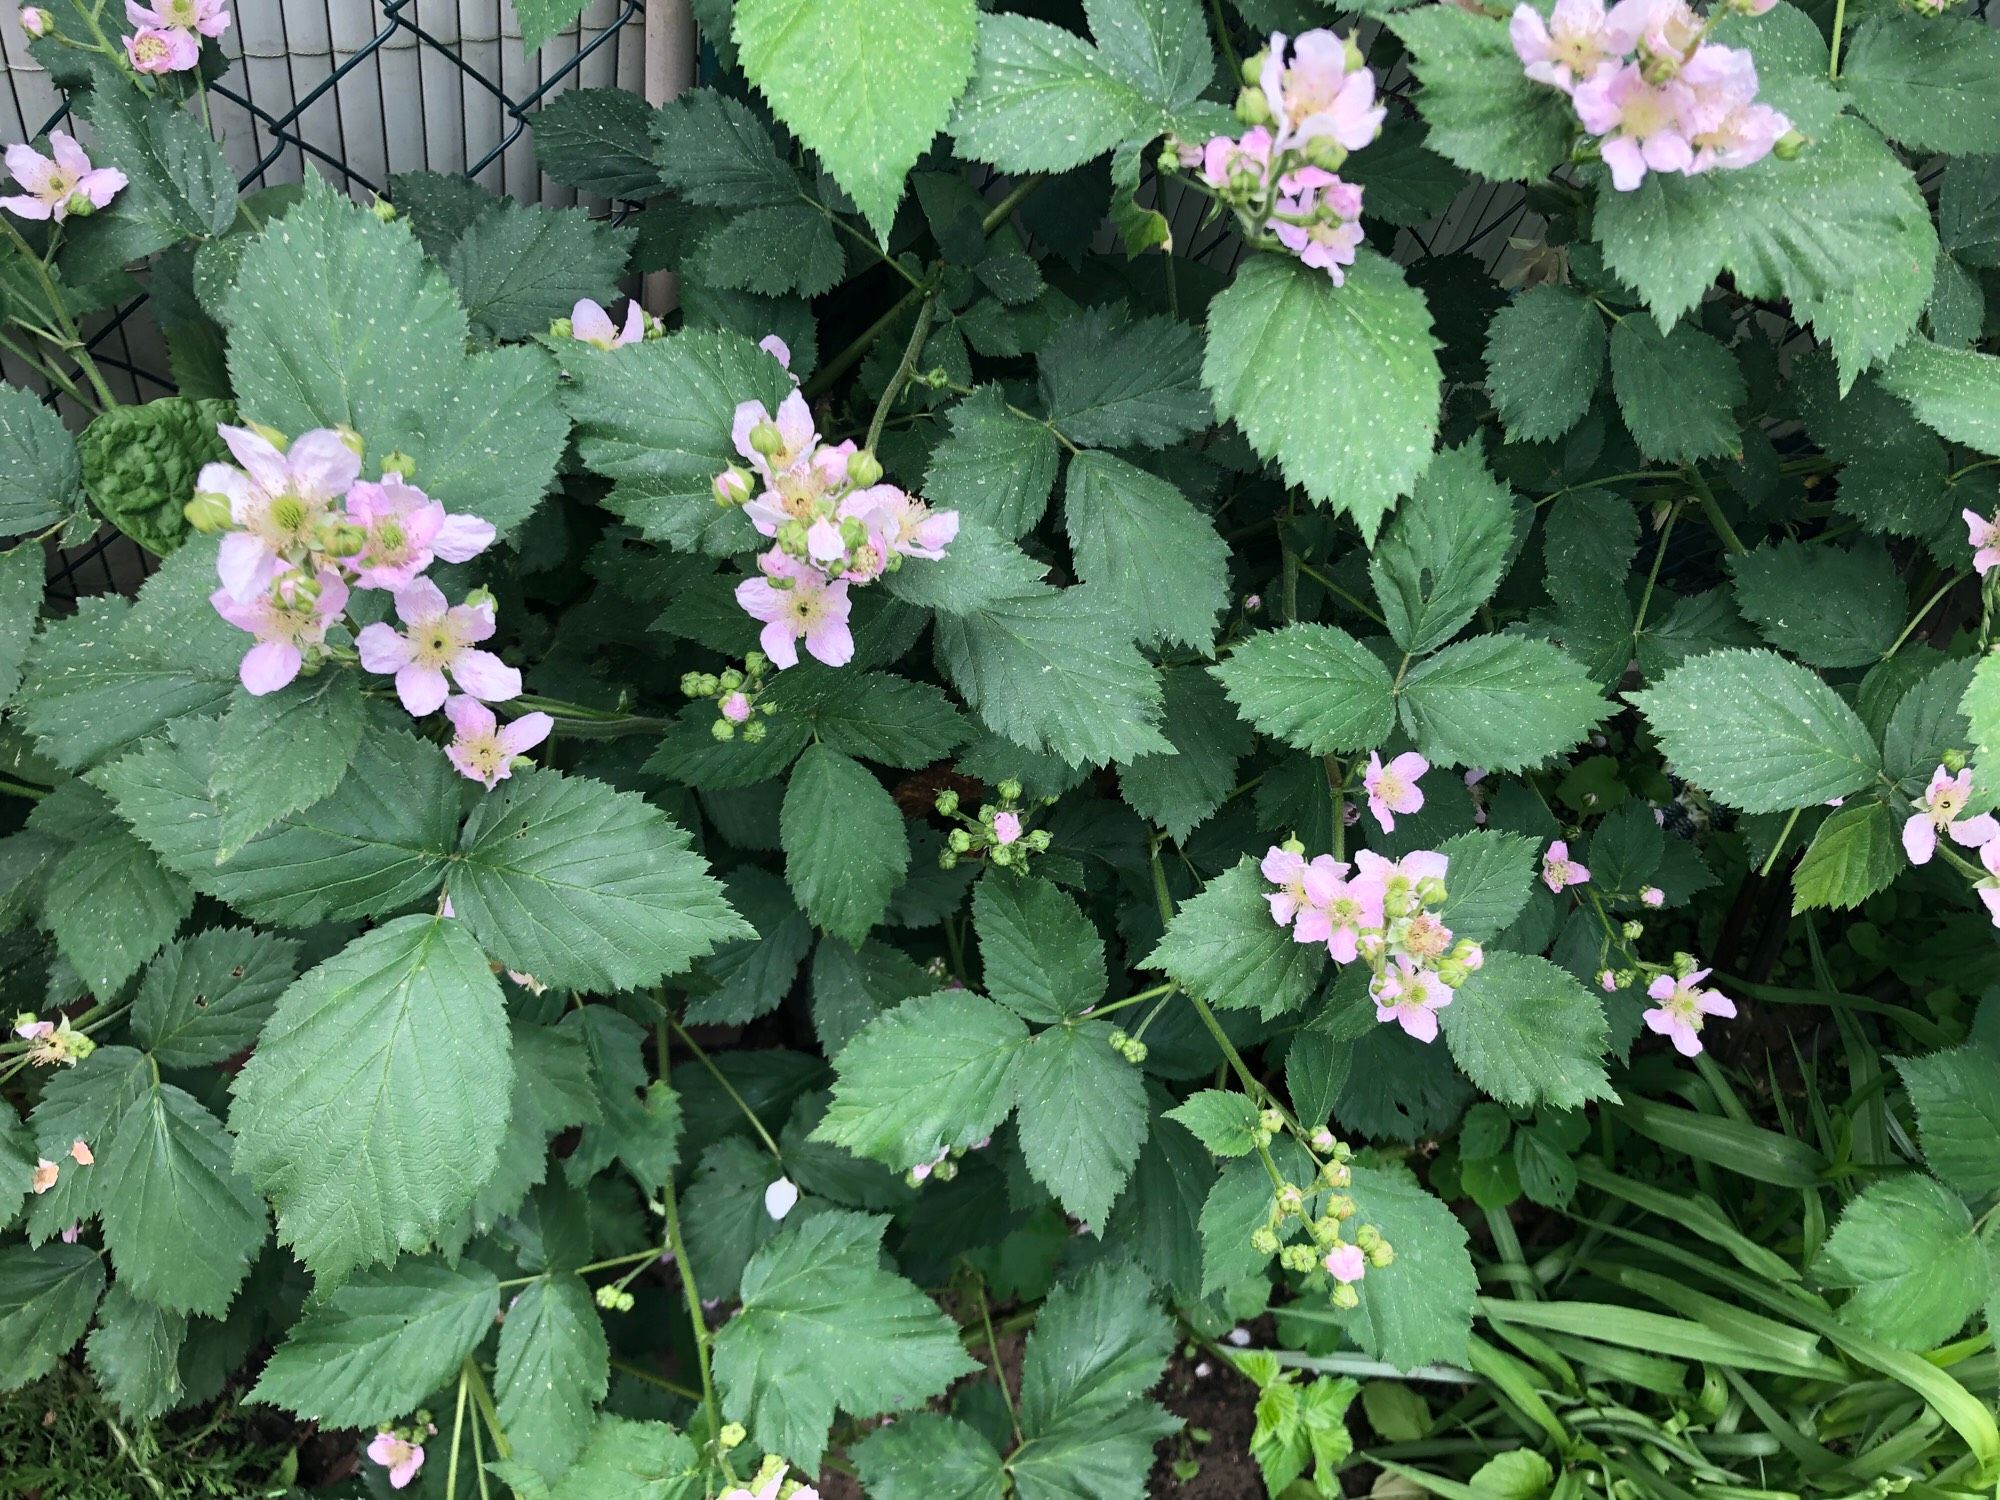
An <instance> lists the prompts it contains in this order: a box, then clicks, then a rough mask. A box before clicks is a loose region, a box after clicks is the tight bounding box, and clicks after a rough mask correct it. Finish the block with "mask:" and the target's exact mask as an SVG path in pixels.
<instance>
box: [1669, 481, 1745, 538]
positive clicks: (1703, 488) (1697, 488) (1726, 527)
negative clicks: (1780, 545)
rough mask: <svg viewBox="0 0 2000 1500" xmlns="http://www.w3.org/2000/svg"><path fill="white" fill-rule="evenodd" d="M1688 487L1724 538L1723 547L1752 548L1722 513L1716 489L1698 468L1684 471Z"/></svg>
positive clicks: (1718, 534) (1708, 519)
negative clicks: (1713, 488)
mask: <svg viewBox="0 0 2000 1500" xmlns="http://www.w3.org/2000/svg"><path fill="white" fill-rule="evenodd" d="M1682 472H1683V473H1684V475H1685V476H1686V478H1687V482H1688V487H1689V488H1690V489H1692V490H1693V491H1694V495H1695V499H1696V500H1697V501H1699V502H1700V504H1701V513H1702V515H1703V517H1704V518H1706V519H1707V521H1708V524H1709V525H1710V526H1711V527H1713V528H1714V530H1715V534H1716V536H1718V537H1720V538H1721V539H1722V545H1723V548H1724V549H1725V550H1726V551H1729V552H1736V553H1743V552H1748V551H1749V550H1750V549H1749V548H1748V547H1746V546H1744V545H1743V538H1742V537H1740V536H1738V535H1737V534H1736V528H1735V527H1733V526H1731V525H1730V524H1729V518H1728V517H1727V516H1725V515H1723V513H1722V506H1721V504H1720V503H1719V502H1718V501H1717V500H1716V498H1715V491H1714V490H1712V489H1710V488H1709V487H1708V481H1707V480H1706V479H1704V478H1702V477H1701V472H1700V471H1699V470H1698V469H1686V470H1683V471H1682Z"/></svg>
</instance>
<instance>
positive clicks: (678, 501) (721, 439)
mask: <svg viewBox="0 0 2000 1500" xmlns="http://www.w3.org/2000/svg"><path fill="white" fill-rule="evenodd" d="M563 363H564V366H565V368H566V369H567V370H568V372H569V375H570V381H571V383H570V385H569V386H568V387H567V389H566V390H565V393H564V400H565V402H566V404H567V405H568V406H569V410H570V415H571V416H572V417H573V418H574V419H575V421H576V443H577V456H578V457H579V458H580V459H582V461H583V463H584V466H585V467H586V468H589V469H591V470H593V471H594V472H596V473H599V474H602V475H603V476H604V477H605V478H607V479H610V480H613V481H615V483H614V484H613V486H612V490H611V493H610V495H609V496H607V497H606V499H605V501H604V503H605V504H606V505H607V506H608V507H609V508H610V509H611V511H612V512H613V513H614V514H615V515H618V516H620V517H622V518H624V519H625V520H627V521H629V522H630V523H631V524H632V525H634V526H636V527H637V528H638V529H639V534H640V535H641V536H642V537H644V538H645V539H646V540H647V541H652V542H665V543H667V544H668V545H670V546H672V547H674V548H677V549H680V550H690V549H694V548H696V547H699V548H701V550H704V551H713V552H721V553H728V552H734V551H737V550H739V549H741V548H744V547H747V546H749V545H751V544H752V543H753V542H754V541H755V540H756V535H755V533H754V532H753V531H752V530H751V528H750V523H749V522H748V521H746V520H744V519H743V518H742V515H741V513H740V512H723V511H720V510H718V509H717V508H716V504H715V495H714V493H713V491H712V489H711V486H712V484H713V483H714V480H715V476H716V475H717V474H719V473H720V472H721V471H722V470H723V469H724V468H725V467H727V466H728V464H729V463H730V462H731V461H732V455H733V454H734V453H735V448H734V447H733V446H732V444H731V442H730V437H729V432H730V424H731V422H732V421H733V420H734V418H735V415H736V406H737V403H738V402H741V401H752V400H755V401H762V402H763V403H764V405H765V407H766V408H767V409H770V410H773V411H775V410H776V409H777V407H778V404H779V402H781V401H782V400H783V399H784V396H785V393H786V392H787V391H788V390H790V389H791V383H790V382H789V381H788V380H787V379H786V376H785V372H784V370H783V369H782V368H781V367H780V366H779V364H778V362H777V361H776V360H775V359H773V358H772V357H771V356H770V355H768V354H766V353H764V351H763V350H761V349H759V348H758V347H757V346H756V345H755V344H754V343H752V342H751V341H750V340H749V339H747V338H744V337H742V336H741V335H740V334H734V333H725V332H722V331H720V330H716V329H694V330H686V329H684V330H682V331H681V332H679V333H673V334H669V335H668V336H667V337H666V338H663V339H647V340H646V341H645V342H644V343H642V344H638V345H635V346H633V347H631V348H626V349H612V350H602V349H592V348H588V347H586V346H585V345H582V344H578V345H575V346H574V347H573V348H566V349H564V350H563Z"/></svg>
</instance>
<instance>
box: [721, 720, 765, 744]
mask: <svg viewBox="0 0 2000 1500" xmlns="http://www.w3.org/2000/svg"><path fill="white" fill-rule="evenodd" d="M722 722H723V723H725V724H726V723H728V722H729V721H728V720H727V719H724V720H723V721H722ZM766 732H767V731H766V730H765V728H764V721H763V720H762V719H752V720H751V721H750V722H749V723H748V724H745V725H744V726H743V741H744V743H745V744H749V745H761V744H763V743H764V735H765V734H766Z"/></svg>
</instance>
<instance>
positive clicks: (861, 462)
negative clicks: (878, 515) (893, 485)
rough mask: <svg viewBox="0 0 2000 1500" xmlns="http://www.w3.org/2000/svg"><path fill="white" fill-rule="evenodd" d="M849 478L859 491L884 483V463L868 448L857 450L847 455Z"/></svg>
mask: <svg viewBox="0 0 2000 1500" xmlns="http://www.w3.org/2000/svg"><path fill="white" fill-rule="evenodd" d="M847 478H848V481H849V483H851V484H853V485H854V486H855V488H857V489H863V490H865V489H867V488H868V486H869V485H871V484H880V483H881V482H882V461H881V460H880V459H878V458H877V457H876V456H875V455H874V454H872V453H870V452H869V451H868V450H867V449H866V448H856V449H855V450H854V451H853V452H852V453H850V454H848V455H847Z"/></svg>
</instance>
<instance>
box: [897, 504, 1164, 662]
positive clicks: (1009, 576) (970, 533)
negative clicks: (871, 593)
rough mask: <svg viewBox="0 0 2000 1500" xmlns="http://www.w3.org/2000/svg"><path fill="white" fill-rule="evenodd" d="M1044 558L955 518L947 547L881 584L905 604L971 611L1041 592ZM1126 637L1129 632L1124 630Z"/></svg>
mask: <svg viewBox="0 0 2000 1500" xmlns="http://www.w3.org/2000/svg"><path fill="white" fill-rule="evenodd" d="M1048 571H1049V568H1048V564H1047V563H1044V562H1037V561H1036V560H1035V559H1034V558H1032V557H1030V556H1028V554H1027V553H1025V552H1023V551H1022V550H1021V549H1020V548H1019V547H1017V546H1016V545H1015V544H1014V543H1013V542H1010V541H1008V540H1007V539H1006V538H1004V537H1002V536H1001V535H1000V534H999V533H998V532H997V531H995V530H993V529H992V528H990V527H988V526H987V525H986V524H985V523H984V522H981V521H975V520H963V519H962V520H961V521H960V524H959V528H958V536H957V537H956V538H955V539H954V540H953V542H952V544H951V550H950V551H949V552H947V553H946V554H945V555H944V556H943V557H941V558H939V559H938V560H937V561H935V562H926V563H925V564H924V565H923V566H922V567H914V566H912V567H903V568H898V569H897V570H896V571H895V572H893V573H891V574H889V575H888V579H887V584H886V586H887V588H888V590H889V592H890V593H892V594H894V595H895V596H896V597H897V598H898V599H900V600H902V601H903V602H904V603H905V604H915V605H918V606H920V607H921V608H924V609H934V610H937V611H938V612H939V613H941V614H947V615H973V614H978V613H979V612H981V611H982V610H988V609H994V608H996V607H1001V606H1005V605H1007V604H1009V603H1010V602H1011V601H1014V600H1019V599H1037V598H1041V597H1042V596H1043V595H1045V594H1046V593H1047V592H1048V591H1049V586H1048V585H1047V584H1046V583H1044V582H1043V581H1042V580H1043V578H1044V576H1045V575H1046V574H1047V573H1048ZM1126 634H1127V638H1128V639H1129V637H1130V632H1129V631H1128V632H1127V633H1126Z"/></svg>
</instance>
